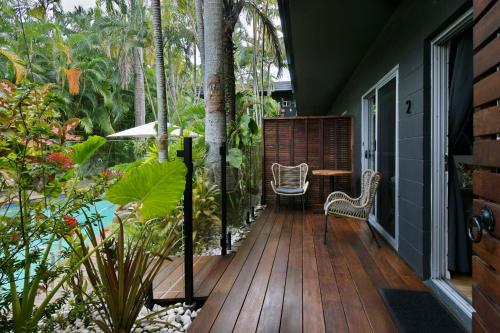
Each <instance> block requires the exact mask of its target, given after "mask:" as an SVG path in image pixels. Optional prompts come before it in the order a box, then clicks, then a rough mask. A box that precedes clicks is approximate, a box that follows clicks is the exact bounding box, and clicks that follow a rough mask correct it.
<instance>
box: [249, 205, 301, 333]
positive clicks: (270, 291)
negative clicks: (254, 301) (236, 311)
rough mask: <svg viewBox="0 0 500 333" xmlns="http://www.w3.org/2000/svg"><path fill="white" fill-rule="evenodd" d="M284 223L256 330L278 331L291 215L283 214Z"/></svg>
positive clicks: (268, 332) (266, 332)
mask: <svg viewBox="0 0 500 333" xmlns="http://www.w3.org/2000/svg"><path fill="white" fill-rule="evenodd" d="M283 216H284V217H286V218H285V223H284V225H283V228H282V230H281V235H280V240H279V244H278V250H277V251H276V256H275V258H274V263H273V269H272V271H271V277H270V279H269V283H268V286H267V290H266V296H265V298H264V304H263V306H262V310H261V312H260V317H259V324H258V326H257V332H265V333H275V332H279V328H280V322H281V309H282V307H283V297H284V294H285V281H286V273H287V266H288V254H289V251H290V240H291V236H292V225H293V223H292V221H291V220H290V218H291V215H290V214H288V215H285V214H283Z"/></svg>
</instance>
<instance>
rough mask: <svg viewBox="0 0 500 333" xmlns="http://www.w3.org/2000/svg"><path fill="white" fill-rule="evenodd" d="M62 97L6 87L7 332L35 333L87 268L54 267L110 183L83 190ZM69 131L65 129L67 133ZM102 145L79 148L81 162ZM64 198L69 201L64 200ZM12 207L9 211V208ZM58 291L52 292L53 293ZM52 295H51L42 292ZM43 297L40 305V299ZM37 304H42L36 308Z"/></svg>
mask: <svg viewBox="0 0 500 333" xmlns="http://www.w3.org/2000/svg"><path fill="white" fill-rule="evenodd" d="M54 105H59V104H58V97H57V95H55V94H54V93H53V92H52V89H51V86H50V85H44V86H41V87H40V86H34V85H26V86H20V87H16V86H15V85H13V84H12V83H10V82H8V81H1V82H0V132H1V133H2V136H1V140H0V192H1V193H2V196H1V197H0V206H1V207H2V209H3V210H4V211H3V212H2V215H1V216H0V245H1V250H0V282H1V283H0V284H1V285H2V286H6V287H5V288H2V290H1V292H0V293H1V296H2V297H1V298H2V299H6V300H7V303H4V304H2V306H4V307H7V310H6V311H5V309H3V310H4V311H1V312H2V313H3V314H4V315H5V317H4V318H2V319H4V320H2V325H3V326H4V327H3V328H4V329H8V330H12V331H14V332H16V333H17V332H32V331H35V330H36V328H37V325H38V322H39V321H40V320H41V319H42V318H45V317H47V316H48V315H49V314H50V313H51V311H53V310H54V308H55V307H54V304H53V300H54V298H55V296H56V293H57V292H58V291H59V290H60V289H61V287H62V286H63V285H64V284H65V283H66V282H67V281H68V280H69V279H70V278H71V277H72V276H73V274H74V273H75V272H76V271H77V270H78V269H79V267H80V266H81V264H82V263H83V261H84V260H86V259H88V257H90V256H91V255H92V254H93V253H94V250H91V251H89V253H88V257H83V258H81V260H79V261H77V262H75V263H74V264H73V265H69V266H60V265H54V264H53V263H51V257H52V255H53V254H54V251H55V250H58V251H60V252H61V256H62V257H63V258H64V257H65V256H66V255H67V254H66V253H65V252H64V251H63V249H61V248H59V249H57V244H58V243H59V242H61V241H63V240H65V239H66V237H68V235H70V234H71V233H72V232H73V231H74V229H75V228H77V226H78V222H77V221H76V219H75V218H74V217H72V216H71V215H70V212H75V211H78V210H79V209H81V208H82V207H83V206H86V205H88V204H91V203H92V202H94V201H95V198H98V197H100V195H101V193H102V191H103V189H104V188H105V187H106V186H107V185H106V181H105V179H103V178H100V179H96V181H95V183H94V185H93V186H91V187H88V188H81V187H79V183H80V180H81V179H79V178H78V177H75V175H76V174H77V172H75V171H77V168H78V166H77V165H76V164H75V163H74V161H73V159H72V154H73V153H74V152H75V151H74V150H73V149H72V148H71V147H68V146H65V145H63V144H62V143H63V142H64V141H65V139H67V138H68V137H74V136H73V134H72V133H71V130H72V129H74V128H75V124H77V121H76V120H72V121H71V122H70V123H66V124H65V125H60V124H59V122H58V121H59V117H60V114H59V112H58V111H57V110H56V109H55V108H54ZM61 129H64V130H61ZM98 142H100V140H98V139H97V138H96V139H93V140H92V141H90V142H88V143H87V142H85V143H80V144H78V145H77V147H78V148H77V150H76V151H78V153H76V154H75V155H74V156H75V158H77V159H78V161H79V162H80V163H83V162H85V160H86V159H88V158H89V157H90V156H91V152H95V151H96V150H97V149H98V146H99V143H98ZM61 195H63V196H61ZM4 207H6V208H4ZM49 286H51V287H50V290H48V287H49ZM40 288H43V289H46V290H47V292H46V293H45V295H41V294H40V293H39V291H40ZM37 297H38V300H37ZM35 303H37V304H35Z"/></svg>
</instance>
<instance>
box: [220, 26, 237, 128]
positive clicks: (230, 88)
mask: <svg viewBox="0 0 500 333" xmlns="http://www.w3.org/2000/svg"><path fill="white" fill-rule="evenodd" d="M223 38H224V41H223V46H224V50H223V51H224V101H225V103H224V109H225V112H226V118H227V119H226V121H227V122H228V123H229V124H233V123H234V122H235V120H236V78H235V76H234V45H233V38H232V31H226V32H225V33H224V37H223Z"/></svg>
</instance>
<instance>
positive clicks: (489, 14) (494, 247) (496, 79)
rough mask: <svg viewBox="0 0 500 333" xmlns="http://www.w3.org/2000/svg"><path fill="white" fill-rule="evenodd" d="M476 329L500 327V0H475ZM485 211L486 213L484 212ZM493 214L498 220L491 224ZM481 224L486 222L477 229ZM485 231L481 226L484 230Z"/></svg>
mask: <svg viewBox="0 0 500 333" xmlns="http://www.w3.org/2000/svg"><path fill="white" fill-rule="evenodd" d="M474 20H475V24H474V28H473V30H474V39H473V45H474V77H475V85H474V107H475V110H476V111H475V113H474V137H475V141H474V149H473V150H474V162H475V163H476V164H477V165H478V166H480V168H479V169H478V170H477V171H475V172H474V174H473V191H474V197H475V198H474V204H473V210H474V214H475V216H476V219H474V220H472V219H471V220H470V221H469V228H470V230H471V231H472V232H473V235H472V236H478V235H479V234H482V237H481V239H480V240H479V239H478V237H473V238H475V240H476V242H475V243H474V244H473V253H474V256H473V260H472V278H473V281H474V287H473V292H472V305H473V307H474V309H475V311H476V312H475V313H473V315H472V330H473V332H500V288H499V286H500V190H499V189H500V67H499V66H498V64H499V63H500V35H499V34H498V31H499V29H500V1H484V0H474ZM481 212H482V217H481ZM487 213H489V214H493V217H494V219H496V225H490V226H491V228H490V230H489V231H488V230H486V229H487V228H485V227H486V226H487V225H488V223H487V222H488V221H489V220H490V219H489V218H487V217H488V216H487ZM477 226H481V227H480V228H477ZM481 228H482V229H483V230H480V229H481Z"/></svg>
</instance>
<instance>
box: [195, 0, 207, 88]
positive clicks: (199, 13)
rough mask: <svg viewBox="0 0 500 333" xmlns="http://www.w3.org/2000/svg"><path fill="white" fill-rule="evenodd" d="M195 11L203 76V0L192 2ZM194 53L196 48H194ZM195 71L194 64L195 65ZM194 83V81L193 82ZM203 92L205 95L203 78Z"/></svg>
mask: <svg viewBox="0 0 500 333" xmlns="http://www.w3.org/2000/svg"><path fill="white" fill-rule="evenodd" d="M194 6H195V12H196V34H197V38H196V39H197V43H198V50H200V63H201V73H202V74H201V75H202V77H203V78H204V77H205V74H204V73H205V27H204V22H203V21H204V19H203V10H204V9H203V0H195V3H194ZM195 54H196V50H195ZM195 71H196V66H195ZM195 83H196V82H195ZM202 83H203V93H204V96H205V79H203V82H202Z"/></svg>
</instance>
